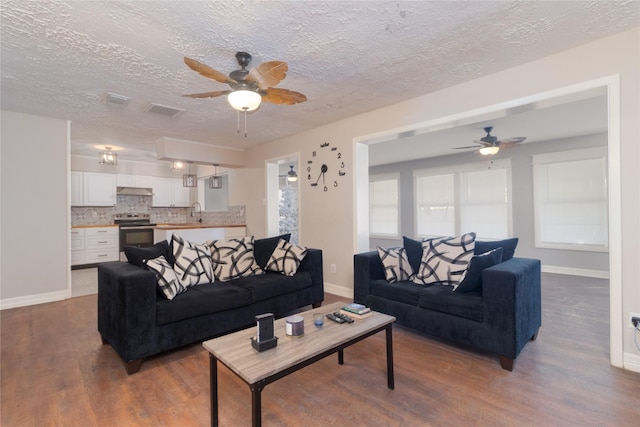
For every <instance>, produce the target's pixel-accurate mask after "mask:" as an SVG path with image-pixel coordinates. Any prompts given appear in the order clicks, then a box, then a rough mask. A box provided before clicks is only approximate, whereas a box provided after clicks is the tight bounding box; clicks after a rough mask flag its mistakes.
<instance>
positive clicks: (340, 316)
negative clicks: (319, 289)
mask: <svg viewBox="0 0 640 427" xmlns="http://www.w3.org/2000/svg"><path fill="white" fill-rule="evenodd" d="M333 315H334V316H336V317H338V318H340V319H342V320H344V321H345V322H347V323H353V319H352V318H351V317H349V316H347V315H346V314H342V313H340V312H338V311H336V312H335V313H333Z"/></svg>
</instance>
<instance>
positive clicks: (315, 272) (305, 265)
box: [298, 248, 324, 304]
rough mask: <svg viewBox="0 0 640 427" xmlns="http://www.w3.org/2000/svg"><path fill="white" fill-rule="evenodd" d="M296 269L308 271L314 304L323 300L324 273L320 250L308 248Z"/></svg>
mask: <svg viewBox="0 0 640 427" xmlns="http://www.w3.org/2000/svg"><path fill="white" fill-rule="evenodd" d="M298 271H302V272H305V271H306V272H309V274H310V275H311V283H312V285H311V286H312V289H313V291H312V292H313V300H314V304H316V303H318V304H319V303H321V302H322V301H324V273H323V270H322V250H320V249H313V248H310V249H309V250H308V251H307V255H305V257H304V259H303V260H302V262H301V263H300V265H299V266H298Z"/></svg>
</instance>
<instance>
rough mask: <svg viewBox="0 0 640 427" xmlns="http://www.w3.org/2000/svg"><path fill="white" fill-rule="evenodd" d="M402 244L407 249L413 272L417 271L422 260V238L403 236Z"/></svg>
mask: <svg viewBox="0 0 640 427" xmlns="http://www.w3.org/2000/svg"><path fill="white" fill-rule="evenodd" d="M402 246H403V247H404V249H405V250H406V251H407V259H408V260H409V264H411V268H412V269H413V272H414V273H415V272H417V271H418V269H419V268H420V261H421V260H422V240H415V239H411V238H409V237H407V236H402Z"/></svg>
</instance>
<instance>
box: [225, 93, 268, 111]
mask: <svg viewBox="0 0 640 427" xmlns="http://www.w3.org/2000/svg"><path fill="white" fill-rule="evenodd" d="M227 100H228V101H229V104H231V106H232V107H233V108H234V109H236V110H238V111H244V112H248V111H253V110H255V109H257V108H258V107H259V106H260V103H261V102H262V96H261V95H260V94H259V93H257V92H254V91H252V90H246V89H240V90H235V91H233V92H231V93H230V94H229V95H228V96H227Z"/></svg>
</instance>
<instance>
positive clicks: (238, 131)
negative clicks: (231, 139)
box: [236, 110, 240, 135]
mask: <svg viewBox="0 0 640 427" xmlns="http://www.w3.org/2000/svg"><path fill="white" fill-rule="evenodd" d="M236 111H237V113H238V130H237V133H238V135H240V111H239V110H236Z"/></svg>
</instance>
